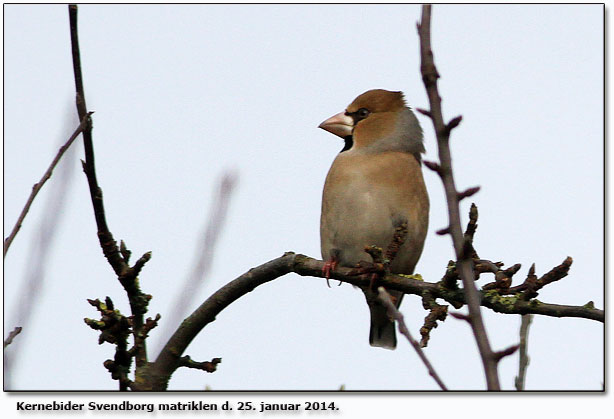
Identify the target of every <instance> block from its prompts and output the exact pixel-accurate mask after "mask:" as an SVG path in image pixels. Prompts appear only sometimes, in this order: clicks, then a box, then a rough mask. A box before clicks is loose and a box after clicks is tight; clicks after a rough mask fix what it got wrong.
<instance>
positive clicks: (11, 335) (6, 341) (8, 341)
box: [4, 326, 22, 348]
mask: <svg viewBox="0 0 614 419" xmlns="http://www.w3.org/2000/svg"><path fill="white" fill-rule="evenodd" d="M21 330H22V328H21V327H19V326H17V327H15V328H14V329H13V330H12V331H11V333H9V335H8V336H7V337H6V339H4V348H6V347H7V346H9V345H10V344H11V343H13V339H15V337H16V336H17V335H18V334H20V333H21Z"/></svg>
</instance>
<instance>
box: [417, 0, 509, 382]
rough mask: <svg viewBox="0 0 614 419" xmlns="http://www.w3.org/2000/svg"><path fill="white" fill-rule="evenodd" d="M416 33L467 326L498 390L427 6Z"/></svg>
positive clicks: (454, 121)
mask: <svg viewBox="0 0 614 419" xmlns="http://www.w3.org/2000/svg"><path fill="white" fill-rule="evenodd" d="M418 33H419V35H420V55H421V66H420V71H421V73H422V80H423V82H424V86H425V88H426V92H427V95H428V98H429V103H430V107H431V109H430V110H429V111H428V115H429V116H430V118H431V121H432V122H433V126H434V128H435V133H436V136H437V146H438V150H439V160H440V165H439V166H440V167H439V170H438V171H437V173H438V174H439V176H440V177H441V180H442V182H443V185H444V190H445V193H446V200H447V203H448V218H449V226H448V229H449V233H450V235H451V237H452V242H453V244H454V250H455V253H456V259H457V267H456V268H457V270H458V273H459V276H460V277H461V279H462V281H463V290H464V292H465V297H466V300H467V305H468V307H469V316H470V318H471V321H470V324H471V328H472V331H473V334H474V337H475V339H476V342H477V345H478V349H479V352H480V357H481V358H482V364H483V366H484V371H485V375H486V383H487V387H488V389H489V390H500V385H499V377H498V372H497V360H496V358H495V355H494V353H493V350H492V349H491V346H490V343H489V341H488V335H487V334H486V328H485V326H484V321H483V319H482V314H481V312H480V294H479V293H478V290H477V288H476V286H475V284H474V273H473V263H472V261H471V259H470V257H471V246H470V245H469V246H467V245H466V240H465V237H464V235H463V231H462V228H461V221H460V211H459V205H458V202H459V192H458V191H457V189H456V185H455V183H454V175H453V172H452V158H451V153H450V144H449V137H450V132H451V131H452V129H454V128H455V127H456V126H458V124H459V123H460V121H461V117H456V118H454V119H452V120H451V121H450V122H449V123H448V124H445V123H444V119H443V114H442V110H441V97H440V96H439V92H438V89H437V79H438V78H439V73H438V72H437V68H436V67H435V62H434V59H433V51H432V48H431V6H430V5H423V6H422V17H421V20H420V23H418Z"/></svg>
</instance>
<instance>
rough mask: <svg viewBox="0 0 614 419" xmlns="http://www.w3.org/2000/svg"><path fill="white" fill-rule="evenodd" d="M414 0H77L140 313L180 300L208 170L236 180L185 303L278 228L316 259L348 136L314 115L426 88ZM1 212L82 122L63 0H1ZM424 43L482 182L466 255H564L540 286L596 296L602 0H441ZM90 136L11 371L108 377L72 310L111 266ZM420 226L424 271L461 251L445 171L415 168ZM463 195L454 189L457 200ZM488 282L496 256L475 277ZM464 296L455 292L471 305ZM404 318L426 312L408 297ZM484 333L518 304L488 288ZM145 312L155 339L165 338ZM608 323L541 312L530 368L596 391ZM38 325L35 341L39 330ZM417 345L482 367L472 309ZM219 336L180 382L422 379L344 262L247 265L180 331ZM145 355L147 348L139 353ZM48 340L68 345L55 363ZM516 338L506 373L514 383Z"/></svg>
mask: <svg viewBox="0 0 614 419" xmlns="http://www.w3.org/2000/svg"><path fill="white" fill-rule="evenodd" d="M419 15H420V8H419V6H418V5H385V6H384V5H250V6H248V5H191V6H185V5H184V6H168V5H167V6H137V5H132V6H127V5H83V6H80V10H79V31H80V40H81V56H82V64H83V71H84V77H85V91H86V96H87V103H88V107H89V108H90V109H91V110H94V111H95V112H96V113H95V114H94V116H93V118H94V131H93V136H94V144H95V150H96V163H97V170H98V178H99V182H100V184H101V187H102V188H103V191H104V197H105V204H106V210H107V220H108V223H109V226H110V229H111V231H112V232H113V233H114V235H115V238H116V239H118V240H119V239H124V240H125V241H126V243H127V245H128V247H129V248H130V249H131V250H132V251H133V254H134V256H135V257H138V256H140V255H141V254H142V253H144V252H145V251H149V250H151V251H152V252H153V258H152V260H151V261H150V262H149V263H148V264H147V265H146V267H145V268H144V270H143V272H142V274H141V276H140V278H141V284H142V288H143V290H144V291H145V292H147V293H150V294H152V295H153V297H154V298H153V300H152V302H151V304H150V306H149V308H150V311H149V315H150V316H154V315H155V314H156V313H160V314H162V322H164V319H165V315H166V314H167V313H169V312H170V309H171V307H170V305H171V304H172V302H173V298H174V296H175V294H176V293H177V292H179V286H180V284H182V283H183V280H184V278H185V277H186V276H187V275H188V274H189V272H190V270H191V267H192V264H193V263H194V248H195V246H196V243H197V242H198V240H199V237H200V235H201V234H202V230H203V226H204V225H205V222H206V220H207V217H208V211H209V208H210V201H211V198H212V196H213V195H214V186H215V184H216V182H217V181H218V179H219V178H220V176H221V175H222V173H224V172H225V171H227V170H233V171H236V172H237V173H238V176H239V184H238V188H237V189H236V193H235V194H234V196H233V198H232V201H231V203H230V212H229V214H228V220H227V223H226V226H225V228H224V230H223V232H222V237H221V240H220V242H219V245H218V247H217V250H216V254H215V260H214V263H213V266H212V269H211V272H210V274H209V275H208V277H207V278H206V281H205V282H204V283H203V285H202V288H201V289H200V290H199V291H198V292H197V295H196V297H195V305H194V307H188V308H189V309H190V310H192V309H193V308H195V307H196V305H197V304H200V302H201V301H203V300H204V299H205V298H207V296H208V295H210V294H211V293H212V292H214V291H215V290H217V289H218V288H220V287H221V286H223V285H224V284H226V283H227V282H229V281H230V280H232V279H234V278H236V277H237V276H239V275H240V274H242V273H244V272H246V271H247V270H248V269H250V268H251V267H254V266H256V265H259V264H261V263H264V262H266V261H268V260H270V259H273V258H275V257H278V256H280V255H282V254H283V252H285V251H289V250H291V251H295V252H298V253H304V254H307V255H309V256H312V257H317V258H320V253H319V236H318V235H319V227H318V226H319V211H320V198H321V190H322V185H323V182H324V177H325V175H326V172H327V170H328V168H329V167H330V164H331V162H332V160H333V159H334V157H335V155H336V153H337V152H338V151H339V150H340V149H341V147H342V143H341V141H340V140H339V139H338V138H336V137H334V136H332V135H330V134H329V133H327V132H325V131H323V130H319V129H317V125H318V124H319V123H320V122H321V121H322V120H324V119H325V118H327V117H329V116H331V115H333V114H334V113H337V112H339V111H341V110H343V109H344V108H345V106H347V105H348V104H349V103H350V102H351V101H352V100H353V99H354V97H355V96H357V95H358V94H360V93H362V92H364V91H365V90H368V89H371V88H385V89H390V90H402V91H404V92H405V94H406V98H407V101H408V103H409V105H410V106H412V107H422V108H426V107H428V102H427V99H426V95H425V92H424V87H423V85H422V81H421V78H420V73H419V65H420V63H419V50H418V48H419V43H418V36H417V34H416V30H415V23H416V21H417V20H418V19H419ZM4 25H5V26H4V36H5V38H4V47H5V49H4V81H5V84H4V100H5V102H4V103H5V107H4V153H5V154H4V176H5V178H4V179H5V181H4V188H5V189H4V199H5V200H4V210H5V212H4V223H5V236H6V234H8V232H7V231H6V230H7V229H9V228H10V227H12V225H13V223H14V221H15V220H16V217H17V215H18V213H19V211H20V210H21V208H22V207H23V204H24V202H25V200H26V198H27V196H28V194H29V192H30V189H31V187H32V185H33V184H34V183H35V182H36V181H37V180H38V179H39V178H40V176H41V175H42V173H43V171H44V170H45V168H46V167H47V165H48V164H49V162H50V161H51V159H52V157H53V156H54V155H55V153H56V151H57V149H58V147H59V144H61V142H63V141H65V139H66V138H67V137H68V135H69V134H70V133H71V132H72V131H73V130H74V128H75V127H76V125H77V119H76V116H75V110H74V105H73V98H74V82H73V75H72V67H71V65H72V64H71V55H70V39H69V27H68V12H67V7H66V6H65V5H48V6H40V5H39V6H32V5H5V6H4ZM432 31H433V48H434V52H435V60H436V64H437V66H438V69H439V72H440V73H441V75H442V78H441V79H440V92H441V94H442V96H443V109H444V114H445V116H446V118H447V119H450V118H451V117H453V116H456V115H458V114H462V115H463V122H462V124H461V125H460V126H459V128H458V129H456V130H455V131H454V132H453V135H452V140H451V144H452V153H453V158H454V165H455V173H456V179H457V184H458V185H459V188H460V189H463V188H465V187H469V186H474V185H480V186H481V187H482V190H481V191H480V193H479V194H478V195H476V196H474V198H473V202H475V203H476V204H477V205H478V208H479V211H480V219H479V229H478V231H477V235H476V243H475V244H476V247H477V250H478V252H479V254H480V255H481V256H482V257H484V258H487V259H492V260H494V261H497V260H501V261H504V262H505V264H506V266H509V265H512V264H514V263H521V264H522V265H523V266H522V269H521V271H520V272H519V273H518V274H517V279H516V281H521V280H522V279H523V278H524V276H525V275H526V272H527V270H528V268H529V266H530V265H531V263H533V262H535V264H536V267H537V273H538V274H543V273H545V272H546V271H548V270H549V269H550V268H552V267H553V266H555V265H557V264H559V263H561V262H562V261H563V260H564V259H565V257H566V256H572V257H573V259H574V264H573V266H572V268H571V271H570V274H569V276H568V277H567V278H565V279H563V280H561V281H560V282H558V283H555V284H552V285H549V286H548V287H546V288H545V289H544V290H543V291H542V292H541V293H540V296H539V297H538V298H539V299H540V300H542V301H546V302H552V303H560V304H573V305H582V304H585V303H587V302H588V301H589V300H592V301H594V303H595V306H597V307H599V308H603V306H604V301H603V280H604V272H603V234H604V233H603V228H604V225H603V182H604V180H603V174H604V172H603V158H604V156H603V135H604V133H603V64H604V63H603V7H602V6H600V5H540V6H535V5H495V6H493V5H490V6H488V5H486V6H479V5H471V6H469V5H441V6H439V5H437V6H435V7H434V11H433V24H432ZM418 118H419V119H420V122H421V124H422V127H423V129H424V132H425V142H426V149H427V153H426V156H425V158H426V159H427V160H436V144H435V140H434V134H433V129H432V126H431V125H430V121H429V120H428V119H426V118H425V117H423V116H422V115H418ZM82 156H83V150H82V145H81V144H80V142H78V143H77V145H76V147H75V153H73V154H70V155H68V156H67V158H66V160H65V161H64V165H67V166H68V167H69V169H70V170H73V171H74V176H73V180H72V183H71V184H70V186H69V189H68V190H67V191H66V192H65V197H64V198H65V203H64V205H65V206H64V210H63V211H62V214H61V221H60V224H59V225H58V228H57V235H56V236H55V238H54V241H53V246H52V250H51V253H50V254H49V255H48V259H47V262H46V263H45V269H44V285H43V287H42V289H41V290H40V291H39V292H37V298H38V303H37V306H36V309H35V311H34V312H33V314H32V321H31V323H30V325H29V327H28V329H27V330H24V332H23V333H22V334H21V335H20V336H19V337H18V339H17V340H18V342H16V344H15V345H14V347H15V348H16V350H17V349H18V350H19V361H18V362H17V364H16V365H15V369H14V372H13V374H12V380H11V383H12V386H13V388H14V389H19V390H85V389H87V390H114V389H116V388H117V385H116V382H114V381H112V380H111V379H110V377H109V374H108V373H107V371H106V370H105V369H104V367H103V366H102V362H103V361H104V360H105V359H107V358H110V357H112V354H113V347H112V346H111V345H108V344H105V345H101V346H99V345H97V338H98V336H97V333H95V332H94V331H92V330H91V329H89V328H88V327H87V326H86V325H85V324H84V323H83V318H84V317H96V312H95V310H94V309H93V308H92V307H91V306H89V305H88V304H87V302H86V298H104V297H105V296H107V295H108V296H111V297H112V298H113V300H114V301H115V303H116V305H117V306H118V307H119V308H120V309H122V310H123V312H124V313H128V307H127V301H126V298H125V297H124V293H123V291H122V289H121V286H120V285H119V283H118V282H117V281H116V279H115V277H114V275H113V273H112V270H111V269H110V267H109V265H108V264H107V263H106V260H105V259H104V257H103V256H102V252H101V250H100V248H99V245H98V241H97V239H96V231H95V223H94V218H93V212H92V208H91V204H90V201H89V195H88V191H87V183H86V181H85V177H84V175H83V174H82V172H81V170H80V163H79V159H80V158H82ZM58 179H59V171H58V173H56V174H55V175H54V177H53V178H52V179H51V181H50V182H49V183H48V184H47V185H46V186H45V188H44V190H43V192H42V193H41V194H40V195H39V197H38V199H37V201H35V203H34V206H33V208H32V210H31V212H30V214H29V216H28V218H27V219H26V222H25V224H24V226H23V228H22V231H21V232H20V234H19V235H18V236H17V239H16V240H15V242H14V243H13V245H12V247H11V249H10V250H9V253H8V254H7V257H6V260H5V264H4V269H5V271H4V279H5V281H4V292H5V294H4V302H5V308H4V312H5V316H6V317H5V323H4V327H5V334H6V333H8V330H10V329H12V327H13V326H14V324H13V323H12V321H14V318H15V317H14V315H15V313H16V310H17V305H18V304H19V303H18V302H19V301H20V297H19V293H20V292H21V290H22V288H21V286H22V284H23V283H24V281H25V277H26V275H27V272H28V269H29V267H31V266H32V264H33V263H34V262H35V259H36V257H35V255H36V250H35V248H34V247H33V243H37V241H39V239H40V237H39V234H40V233H38V228H39V225H40V223H41V220H42V218H43V216H44V214H43V211H44V208H45V205H46V204H45V201H46V200H47V199H48V198H49V195H50V194H53V191H54V187H55V186H57V185H55V186H54V184H56V183H58ZM425 180H426V183H427V188H428V190H429V194H430V197H431V213H430V217H431V220H430V230H429V234H428V236H427V241H426V245H425V249H424V253H423V256H422V259H421V260H420V262H419V264H418V266H417V269H416V271H417V272H418V273H420V274H422V276H423V277H424V278H425V280H427V281H437V280H439V279H440V277H441V276H442V275H443V273H444V270H445V266H446V264H447V262H448V260H449V259H451V258H452V257H453V256H452V247H451V244H450V239H449V237H441V236H437V235H436V234H435V233H434V232H435V230H437V229H440V228H442V227H444V226H445V225H446V214H447V212H446V211H447V210H446V207H445V202H444V199H443V189H442V186H441V182H440V180H439V179H438V178H437V177H436V175H435V174H434V173H432V172H430V171H428V170H426V171H425ZM470 202H471V201H469V200H467V201H464V202H463V203H462V213H463V217H464V218H463V222H466V220H467V217H466V214H467V210H468V208H469V205H470ZM489 281H490V278H489V277H488V276H483V279H482V280H481V281H480V282H479V283H478V284H479V285H483V284H485V283H487V282H489ZM465 310H466V309H463V310H461V312H463V311H465ZM401 311H402V312H403V313H404V315H405V318H406V320H407V323H408V326H409V327H410V328H411V331H412V333H414V335H415V336H419V335H418V331H419V328H420V326H421V325H422V322H423V319H424V316H425V315H426V313H425V312H424V310H423V309H422V306H421V301H420V299H419V298H417V297H415V296H408V297H407V298H406V299H405V300H404V302H403V305H402V306H401ZM484 315H485V318H486V326H487V331H488V333H489V336H490V338H491V342H492V344H493V346H494V348H495V349H497V350H499V349H503V348H505V347H507V346H509V345H512V344H515V343H516V342H517V340H518V328H519V325H520V318H519V316H510V315H500V314H496V313H492V312H490V311H488V310H484ZM163 329H164V327H163V326H161V327H160V328H159V329H156V330H154V331H153V332H152V333H151V338H150V341H151V345H150V346H152V347H159V346H158V345H159V344H160V342H162V341H164V338H165V337H163V336H160V335H159V333H157V332H161V331H162V330H163ZM603 331H604V329H603V324H601V323H598V322H595V321H591V320H585V319H569V318H565V319H555V318H548V317H544V316H537V317H535V319H534V322H533V325H532V328H531V332H530V338H529V340H530V343H529V351H530V356H531V364H530V367H529V369H528V373H527V379H526V388H527V389H529V390H598V389H600V388H601V386H602V382H603V363H604V340H603ZM41 348H44V350H41ZM426 353H427V356H429V358H430V359H431V362H432V363H433V364H434V366H435V368H436V369H437V371H438V372H439V374H440V375H441V377H442V379H443V381H444V382H445V383H446V385H447V386H448V387H449V388H450V389H453V390H480V389H484V388H485V380H484V377H483V372H482V368H481V363H480V360H479V357H478V354H477V349H476V345H475V342H474V340H473V336H472V334H471V331H470V329H469V327H468V326H467V325H466V324H465V323H464V322H461V321H458V320H455V319H453V318H448V320H446V321H445V322H444V323H443V324H441V325H440V326H439V327H438V328H437V329H436V330H434V331H433V333H432V335H431V340H430V343H429V347H428V348H427V349H426ZM187 354H189V355H190V356H191V357H192V358H194V359H196V360H209V359H211V358H213V357H221V358H223V362H222V364H220V366H219V369H218V371H217V372H216V373H214V374H204V373H201V372H199V371H196V370H187V369H181V370H179V371H178V372H177V373H176V374H175V375H174V376H173V378H172V380H171V383H170V387H169V388H170V389H173V390H183V389H185V390H194V389H203V388H205V386H209V387H210V388H211V389H214V390H235V389H245V390H259V389H262V390H269V389H279V390H285V389H294V390H302V389H304V390H335V389H338V388H339V387H340V386H341V385H344V386H345V388H346V389H347V390H380V389H381V390H436V389H437V386H436V384H435V382H434V381H433V380H432V379H431V378H430V377H429V376H428V374H427V372H426V370H425V368H424V366H423V365H422V364H421V362H420V361H419V359H418V357H417V356H416V354H415V353H414V352H413V350H412V349H411V348H410V347H409V345H408V344H407V343H406V342H404V341H401V342H400V344H399V347H398V348H397V350H395V351H393V352H391V351H385V350H382V349H378V348H372V347H370V346H369V345H368V310H367V306H366V304H365V303H364V298H363V296H362V294H361V293H360V292H358V291H356V290H354V289H353V288H352V287H351V286H349V285H344V286H341V287H336V286H333V287H332V288H330V289H329V288H327V287H326V283H325V282H324V281H323V280H320V279H314V278H304V277H299V276H296V275H288V276H287V277H284V278H281V279H278V280H276V281H274V282H272V283H269V284H267V285H264V286H262V287H259V288H257V289H256V290H255V291H254V292H252V293H250V294H249V295H247V296H245V297H244V298H241V299H240V300H239V301H237V302H236V303H234V304H233V305H231V306H230V307H229V308H228V309H227V310H224V312H223V313H221V314H220V315H219V316H218V318H217V320H216V321H215V322H214V323H212V324H211V325H210V326H208V327H207V328H206V329H205V330H204V331H203V332H202V333H201V335H199V336H198V337H197V338H196V339H195V340H194V342H193V343H192V344H191V345H190V347H189V348H188V350H187ZM154 355H155V354H151V356H152V357H153V356H154ZM62 360H70V365H69V366H68V367H67V365H66V364H65V363H64V362H61V361H62ZM517 364H518V357H517V356H516V355H514V356H511V357H508V358H506V359H504V360H503V361H502V363H501V365H500V380H501V383H502V387H503V388H504V389H506V390H513V389H514V376H515V375H516V373H517V368H518V365H517Z"/></svg>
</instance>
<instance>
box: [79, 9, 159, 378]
mask: <svg viewBox="0 0 614 419" xmlns="http://www.w3.org/2000/svg"><path fill="white" fill-rule="evenodd" d="M77 11H78V9H77V5H74V4H71V5H69V6H68V15H69V21H70V41H71V48H72V61H73V72H74V78H75V89H76V105H77V112H78V113H79V118H80V119H81V120H83V118H85V117H86V116H87V115H88V111H87V106H86V103H85V91H84V88H83V75H82V72H81V53H80V50H79V34H78V27H77ZM83 144H84V149H85V161H82V165H83V171H84V172H85V175H86V177H87V182H88V186H89V191H90V198H91V200H92V206H93V208H94V217H95V219H96V226H97V230H98V241H99V243H100V247H101V248H102V251H103V253H104V255H105V257H106V259H107V261H108V262H109V264H110V265H111V267H112V268H113V270H114V271H115V274H116V275H117V277H118V279H119V282H120V283H121V285H122V286H123V287H124V289H125V291H126V293H127V294H128V300H129V302H130V309H131V311H132V320H131V331H132V333H133V335H134V339H135V341H137V340H138V339H139V336H142V335H143V332H144V331H143V330H142V329H143V326H144V314H145V313H146V312H147V305H148V304H149V300H151V295H148V294H144V293H143V292H142V291H141V289H140V287H139V283H138V279H137V275H138V274H139V272H140V270H141V269H142V267H143V265H145V263H146V262H147V261H149V259H150V258H151V253H150V252H147V253H145V254H144V255H143V256H142V257H141V258H140V259H139V260H138V261H137V262H136V263H135V265H134V266H133V267H130V265H129V264H128V259H129V256H130V251H128V250H127V249H126V247H125V245H124V244H123V243H122V247H121V249H120V248H119V247H118V246H117V242H116V241H115V240H114V238H113V234H111V231H110V230H109V227H108V225H107V221H106V215H105V209H104V201H103V198H102V189H101V188H100V186H99V185H98V180H97V178H96V166H95V159H94V145H93V141H92V124H91V123H90V124H87V125H86V126H85V128H84V129H83ZM145 332H146V331H145ZM135 348H136V349H135V351H134V352H135V353H132V354H131V355H133V356H134V357H135V361H136V365H137V368H138V367H140V366H144V365H146V363H147V349H146V346H145V341H144V339H143V340H142V341H141V342H140V344H139V345H135ZM111 367H114V366H113V365H112V366H111ZM109 371H111V369H109ZM111 373H112V374H114V371H111ZM115 376H117V374H115ZM115 376H114V378H115V379H119V381H120V388H122V389H123V388H125V387H126V385H127V380H126V379H124V378H123V377H120V378H116V377H115Z"/></svg>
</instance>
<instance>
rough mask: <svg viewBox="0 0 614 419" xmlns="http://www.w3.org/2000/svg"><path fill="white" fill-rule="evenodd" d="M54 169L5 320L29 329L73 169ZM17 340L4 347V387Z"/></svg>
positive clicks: (17, 358) (14, 361) (16, 358)
mask: <svg viewBox="0 0 614 419" xmlns="http://www.w3.org/2000/svg"><path fill="white" fill-rule="evenodd" d="M75 151H76V150H75V149H74V148H71V149H69V150H68V153H69V154H71V153H74V152H75ZM65 163H67V162H65ZM57 170H58V173H57V175H56V179H55V181H54V182H53V183H51V185H50V191H49V195H48V198H47V201H46V202H45V204H44V207H43V211H42V213H43V214H44V216H43V217H42V218H41V219H40V222H39V225H38V226H37V227H36V229H35V233H34V236H33V237H34V239H33V240H32V241H31V242H30V245H29V246H30V248H29V250H28V255H29V261H30V263H28V264H27V266H26V273H25V275H24V278H25V280H24V281H23V282H22V284H21V286H20V290H19V293H18V295H19V300H18V302H17V304H16V308H15V313H14V316H15V320H14V321H10V322H9V324H18V325H20V326H21V327H23V328H25V329H26V330H28V329H29V325H30V319H31V318H32V316H33V312H34V308H35V307H37V306H38V303H39V300H40V299H41V298H42V295H43V294H42V288H43V283H44V280H45V276H46V275H45V274H46V268H47V267H48V263H47V261H48V258H49V256H50V254H51V251H52V249H53V241H54V239H55V237H56V232H57V231H58V229H59V227H60V226H61V220H62V217H63V216H64V214H65V211H64V207H65V205H66V202H67V199H66V198H67V196H69V190H70V187H71V186H72V180H73V175H74V173H75V171H74V166H73V165H71V164H60V165H59V166H58V167H57ZM21 344H22V340H21V339H20V340H17V341H15V342H14V343H13V345H12V346H11V347H10V348H9V349H8V351H5V363H4V371H5V385H6V388H10V387H11V384H10V381H11V373H12V371H13V370H15V369H16V368H17V366H18V363H19V362H20V361H21V357H20V355H21V353H22V351H20V350H18V348H19V345H21Z"/></svg>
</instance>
